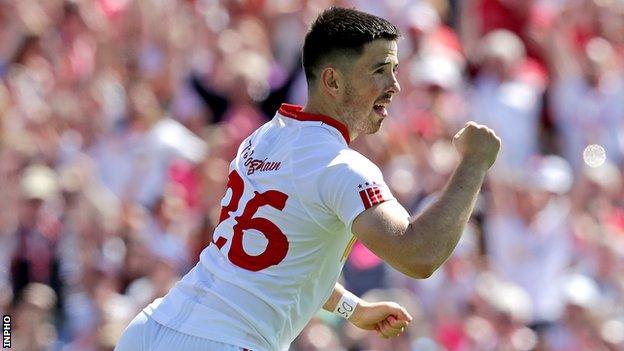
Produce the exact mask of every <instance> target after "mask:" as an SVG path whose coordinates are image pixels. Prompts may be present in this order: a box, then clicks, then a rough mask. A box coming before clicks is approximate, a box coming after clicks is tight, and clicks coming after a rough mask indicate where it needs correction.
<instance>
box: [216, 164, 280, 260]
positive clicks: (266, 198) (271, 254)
mask: <svg viewBox="0 0 624 351" xmlns="http://www.w3.org/2000/svg"><path fill="white" fill-rule="evenodd" d="M227 187H228V188H230V189H231V190H232V197H231V199H230V203H229V204H227V206H223V207H221V214H220V216H219V223H221V222H223V221H225V220H226V219H228V218H229V217H230V212H234V211H236V210H237V209H238V206H239V202H240V200H241V197H242V196H243V192H244V190H245V189H244V188H245V183H244V182H243V179H242V178H241V176H240V175H239V174H238V173H237V172H236V170H234V171H232V172H231V173H230V175H229V176H228V183H227ZM287 199H288V195H286V194H284V193H282V192H280V191H277V190H267V191H265V192H263V193H259V192H257V191H254V196H253V197H252V198H251V199H250V200H249V201H248V202H247V204H246V205H245V209H244V210H243V213H242V214H241V215H240V216H237V217H234V219H235V220H236V224H235V225H234V226H233V227H232V229H233V232H234V233H233V235H232V245H231V246H230V251H229V252H228V259H229V260H230V262H232V263H233V264H235V265H236V266H238V267H240V268H244V269H246V270H249V271H254V272H257V271H259V270H262V269H265V268H268V267H270V266H274V265H276V264H278V263H280V262H281V261H282V260H283V259H284V257H286V253H287V252H288V239H287V238H286V235H284V233H282V231H281V230H280V229H279V228H278V227H277V226H276V225H275V224H274V223H273V222H271V221H270V220H268V219H266V218H262V217H254V215H255V214H256V212H257V211H258V209H259V208H260V207H262V206H271V207H273V208H275V209H277V210H280V211H282V210H283V209H284V206H286V200H287ZM250 229H255V230H257V231H259V232H260V233H262V235H264V237H265V238H266V239H267V241H268V243H267V246H266V248H265V250H264V251H263V252H262V253H261V254H259V255H256V256H252V255H249V254H248V253H247V252H245V249H244V248H243V235H244V231H245V230H250ZM226 242H227V239H226V238H224V237H219V239H217V241H214V239H213V243H214V244H215V245H216V246H217V247H218V248H219V249H221V248H222V247H223V245H225V243H226Z"/></svg>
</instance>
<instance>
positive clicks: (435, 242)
mask: <svg viewBox="0 0 624 351" xmlns="http://www.w3.org/2000/svg"><path fill="white" fill-rule="evenodd" d="M486 171H487V167H485V166H483V165H482V164H480V163H479V161H477V160H472V159H463V160H462V161H461V162H460V164H459V166H458V167H457V169H456V170H455V172H454V174H453V176H452V177H451V179H450V180H449V182H448V184H447V185H446V188H445V189H444V191H443V192H442V194H441V196H440V197H439V198H438V199H437V201H435V202H434V203H433V204H432V205H431V206H430V207H429V208H427V209H426V210H425V211H424V212H423V213H422V214H421V215H420V216H418V218H416V220H414V222H412V223H411V224H410V225H409V227H408V229H407V231H406V233H405V234H406V236H408V237H411V239H413V240H417V241H418V242H419V245H417V247H418V250H419V252H418V253H415V255H418V256H419V259H420V258H422V259H423V261H425V262H426V264H427V265H428V266H430V273H431V272H433V271H434V270H435V269H437V268H438V267H439V266H440V265H442V263H444V261H446V259H447V258H448V257H449V256H450V255H451V253H452V252H453V249H454V248H455V246H456V245H457V242H458V241H459V239H460V237H461V234H462V232H463V230H464V226H465V225H466V223H467V222H468V219H469V218H470V214H471V213H472V210H473V208H474V205H475V203H476V200H477V197H478V194H479V190H480V189H481V185H482V184H483V180H484V178H485V174H486Z"/></svg>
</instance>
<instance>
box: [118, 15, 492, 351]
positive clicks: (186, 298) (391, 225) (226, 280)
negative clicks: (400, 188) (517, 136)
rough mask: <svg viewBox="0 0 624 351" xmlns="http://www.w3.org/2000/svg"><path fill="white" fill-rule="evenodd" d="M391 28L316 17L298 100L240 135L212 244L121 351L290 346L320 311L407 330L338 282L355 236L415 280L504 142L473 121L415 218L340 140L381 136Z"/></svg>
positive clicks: (392, 51) (392, 81)
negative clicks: (440, 185) (444, 179)
mask: <svg viewBox="0 0 624 351" xmlns="http://www.w3.org/2000/svg"><path fill="white" fill-rule="evenodd" d="M399 35H400V34H399V31H398V30H397V29H396V28H395V27H394V26H393V25H392V24H390V23H389V22H387V21H386V20H384V19H381V18H378V17H375V16H372V15H369V14H366V13H362V12H359V11H355V10H349V9H342V8H331V9H329V10H326V11H325V12H323V13H322V14H321V15H320V16H319V17H318V18H317V20H316V21H315V22H314V24H313V25H312V27H311V29H310V31H309V32H308V34H307V36H306V39H305V44H304V48H303V65H304V68H305V72H306V77H307V80H308V85H309V88H308V91H309V100H308V103H307V105H306V106H305V108H302V107H299V106H293V105H287V104H284V105H282V107H281V108H280V109H279V111H278V112H277V114H276V115H275V117H274V118H273V120H271V121H270V122H268V123H266V124H265V125H263V126H262V127H260V128H259V129H258V130H256V131H255V132H254V133H253V134H252V135H251V136H249V137H248V138H247V139H246V140H244V141H243V143H242V144H241V146H240V148H239V150H238V153H237V156H236V158H235V159H234V160H233V161H232V163H231V165H230V173H229V181H228V185H227V186H228V189H227V192H226V195H225V197H224V198H223V201H222V205H223V207H222V208H221V215H220V222H219V225H218V226H217V228H216V229H215V232H214V237H213V242H212V244H211V245H209V246H208V247H207V248H206V249H205V250H204V251H203V252H202V253H201V256H200V262H199V263H198V264H197V266H195V267H194V268H193V269H192V270H191V271H190V272H189V273H188V274H187V275H186V276H184V278H182V280H181V281H180V282H179V283H178V284H176V285H175V287H173V289H171V291H170V292H169V293H168V294H167V295H166V296H165V297H164V298H162V299H157V300H156V301H154V302H153V303H152V304H150V305H149V306H148V307H146V308H145V309H144V310H143V311H142V312H141V313H140V314H139V315H138V316H137V317H136V318H135V319H134V321H132V322H131V324H130V326H128V328H127V330H126V331H125V333H124V335H123V336H122V338H121V340H120V342H119V344H118V346H117V350H120V351H121V350H124V351H125V350H170V349H175V350H243V349H249V350H254V351H264V350H271V351H272V350H285V349H287V348H288V345H289V344H290V343H291V342H292V340H293V339H294V338H295V337H296V336H297V334H299V332H300V331H301V330H302V329H303V327H304V326H305V325H306V324H307V322H308V321H309V320H310V318H311V317H312V316H313V315H314V314H315V313H316V312H317V310H318V309H319V308H321V307H323V308H325V309H326V310H328V311H334V312H336V313H338V314H340V315H342V316H343V317H345V318H348V320H349V321H350V322H351V323H353V324H354V325H356V326H358V327H360V328H363V329H367V330H376V331H377V333H379V334H380V336H382V337H394V336H397V335H399V334H400V333H401V332H402V331H403V328H405V327H406V326H407V325H408V323H409V322H410V320H411V317H410V315H409V314H408V313H407V312H406V311H405V310H404V309H403V308H402V307H401V306H399V305H397V304H395V303H392V302H381V303H368V302H365V301H361V300H359V299H358V298H356V297H355V296H353V295H352V294H350V293H349V292H347V291H345V289H344V288H343V287H342V286H341V285H340V284H337V283H336V281H337V279H338V276H339V274H340V270H341V269H342V265H343V263H344V260H345V258H346V256H347V255H348V253H349V250H350V247H351V245H352V243H353V241H354V240H355V238H357V239H359V240H361V241H362V242H363V243H364V244H365V245H366V246H367V247H368V248H370V249H371V250H372V251H373V252H374V253H375V254H377V255H378V256H379V257H381V258H383V259H384V260H385V261H386V262H388V263H389V264H390V265H392V266H393V267H395V268H396V269H398V270H400V271H401V272H403V273H405V274H407V275H409V276H411V277H415V278H426V277H428V276H429V275H431V274H432V272H433V271H434V270H435V269H437V268H438V267H439V266H440V265H441V264H442V263H443V262H444V261H445V260H446V258H447V257H448V256H449V255H450V254H451V252H452V251H453V248H454V247H455V245H456V244H457V241H458V240H459V237H460V235H461V232H462V230H463V227H464V225H465V223H466V222H467V221H468V218H469V216H470V213H471V211H472V208H473V206H474V203H475V200H476V197H477V194H478V192H479V188H480V186H481V183H482V181H483V179H484V177H485V173H486V171H487V169H488V168H489V167H490V166H491V165H492V163H493V162H494V160H495V158H496V155H497V152H498V149H499V147H500V140H498V138H497V137H496V136H495V135H494V133H493V132H492V131H491V130H489V129H487V128H486V127H483V126H478V125H476V124H474V123H468V124H467V125H466V127H465V128H464V129H462V131H460V132H459V133H458V134H457V135H456V136H455V140H454V142H455V146H456V148H457V149H458V151H459V153H460V155H461V157H462V158H461V162H460V163H459V165H458V166H457V169H456V171H455V173H454V175H453V176H452V178H451V179H450V181H449V184H448V185H447V187H446V189H445V190H444V192H443V193H442V194H441V196H440V197H439V199H438V200H437V202H436V203H434V204H433V205H432V206H431V207H430V208H429V209H427V210H426V211H425V212H424V213H423V214H421V215H420V216H419V217H418V218H417V219H416V220H415V221H414V222H412V223H410V221H409V215H408V213H407V212H406V211H405V209H404V208H403V207H402V206H401V205H400V204H398V203H397V201H396V200H395V199H394V197H393V196H392V194H391V193H390V191H389V190H388V187H387V186H386V183H385V182H384V180H383V177H382V174H381V172H380V170H379V168H377V166H375V165H374V164H373V163H372V162H370V161H369V160H368V159H366V158H365V157H364V156H362V155H361V154H359V153H357V152H356V151H353V150H351V149H350V148H349V146H348V145H349V142H350V141H351V140H353V139H355V138H356V137H357V136H358V135H360V134H369V133H375V132H376V131H377V130H379V128H380V126H381V124H382V122H383V120H384V118H386V117H387V111H386V108H387V106H388V105H389V104H390V102H391V100H392V98H393V97H394V95H395V94H397V93H398V92H399V91H400V87H399V84H398V82H397V79H396V71H397V67H398V64H399V62H398V57H397V43H396V40H397V39H398V37H399ZM352 233H353V234H352ZM354 236H355V237H354Z"/></svg>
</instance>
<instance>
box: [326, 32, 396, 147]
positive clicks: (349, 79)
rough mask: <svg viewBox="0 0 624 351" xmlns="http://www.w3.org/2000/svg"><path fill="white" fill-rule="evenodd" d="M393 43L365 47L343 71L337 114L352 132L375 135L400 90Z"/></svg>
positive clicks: (386, 41) (385, 42) (380, 42)
mask: <svg viewBox="0 0 624 351" xmlns="http://www.w3.org/2000/svg"><path fill="white" fill-rule="evenodd" d="M398 66H399V60H398V51H397V43H396V41H390V40H384V39H378V40H375V41H373V42H370V43H368V44H366V45H365V46H364V50H363V52H362V54H361V55H360V56H359V57H358V58H357V59H356V60H355V61H353V62H352V63H351V67H349V68H348V69H346V70H344V89H343V90H342V91H341V94H340V95H339V96H338V100H339V106H338V110H339V114H340V116H342V117H343V118H344V119H345V122H347V125H348V127H349V129H350V131H351V132H356V133H357V134H358V135H359V134H371V133H375V132H377V131H378V130H379V128H380V127H381V124H382V122H383V120H384V119H385V118H386V117H387V116H388V111H387V108H388V106H389V105H390V102H391V101H392V97H393V96H394V94H397V93H398V92H399V91H400V90H401V87H400V86H399V83H398V81H397V78H396V73H397V68H398Z"/></svg>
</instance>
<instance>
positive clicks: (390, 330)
mask: <svg viewBox="0 0 624 351" xmlns="http://www.w3.org/2000/svg"><path fill="white" fill-rule="evenodd" d="M345 293H348V291H347V290H346V289H345V288H344V287H343V286H342V285H340V284H339V283H336V285H335V286H334V291H332V294H331V296H330V297H329V298H328V299H327V301H326V302H325V304H324V305H323V309H325V310H326V311H329V312H333V311H334V310H335V309H336V306H337V305H338V302H340V299H341V298H342V296H343V295H344V294H345ZM348 320H349V322H351V323H353V325H355V326H356V327H358V328H361V329H364V330H376V331H377V332H378V334H379V336H381V337H383V338H391V337H395V336H398V335H399V334H401V333H402V332H403V329H404V328H405V327H406V326H407V325H408V324H409V322H411V321H412V316H410V314H409V313H407V311H406V310H405V309H404V308H403V307H401V306H400V305H398V304H397V303H394V302H388V301H384V302H366V301H364V300H359V302H358V304H357V306H356V307H355V310H354V311H353V314H352V315H351V317H349V319H348Z"/></svg>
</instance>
